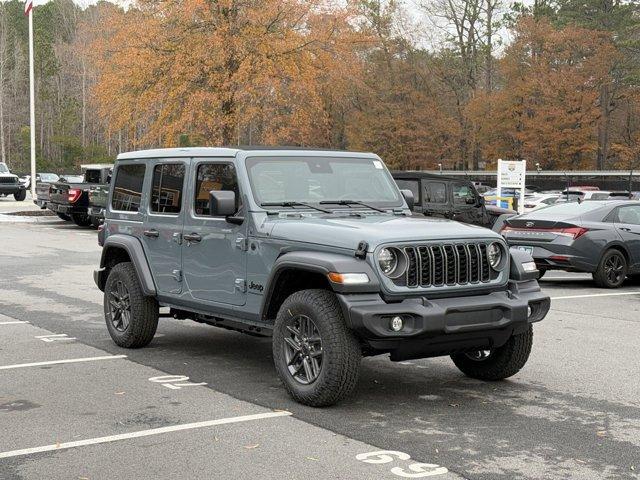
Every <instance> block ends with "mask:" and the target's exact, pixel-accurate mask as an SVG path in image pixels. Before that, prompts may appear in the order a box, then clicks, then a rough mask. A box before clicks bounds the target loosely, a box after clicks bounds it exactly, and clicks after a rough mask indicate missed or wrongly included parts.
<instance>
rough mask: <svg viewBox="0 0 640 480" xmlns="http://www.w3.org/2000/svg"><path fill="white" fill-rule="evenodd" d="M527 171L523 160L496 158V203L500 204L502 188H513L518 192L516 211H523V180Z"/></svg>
mask: <svg viewBox="0 0 640 480" xmlns="http://www.w3.org/2000/svg"><path fill="white" fill-rule="evenodd" d="M526 172H527V162H526V161H525V160H500V159H498V182H497V188H496V195H497V196H498V199H497V200H498V202H499V203H498V205H500V206H501V205H502V204H501V201H500V200H501V197H502V189H503V188H513V189H515V190H516V191H519V192H520V195H519V196H518V197H516V198H517V203H518V213H524V182H525V176H526Z"/></svg>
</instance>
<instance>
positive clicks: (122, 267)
mask: <svg viewBox="0 0 640 480" xmlns="http://www.w3.org/2000/svg"><path fill="white" fill-rule="evenodd" d="M117 281H122V282H123V284H124V285H125V287H126V288H127V290H128V292H129V298H130V305H131V321H130V323H129V326H128V327H127V329H126V330H125V331H124V332H121V331H118V330H117V329H116V328H115V327H114V325H113V323H112V321H111V311H110V309H109V295H110V292H111V291H112V289H113V286H114V284H115V283H116V282H117ZM103 306H104V317H105V321H106V323H107V330H109V335H111V338H112V339H113V341H114V342H115V343H116V345H118V346H120V347H124V348H140V347H144V346H146V345H148V344H149V342H151V340H153V336H154V335H155V333H156V329H157V328H158V302H157V301H156V300H155V299H154V298H152V297H147V296H145V295H144V294H143V293H142V288H141V287H140V281H139V280H138V274H137V273H136V270H135V268H134V266H133V264H132V263H131V262H122V263H118V264H117V265H116V266H115V267H113V268H112V269H111V271H110V272H109V276H108V277H107V281H106V283H105V287H104V301H103Z"/></svg>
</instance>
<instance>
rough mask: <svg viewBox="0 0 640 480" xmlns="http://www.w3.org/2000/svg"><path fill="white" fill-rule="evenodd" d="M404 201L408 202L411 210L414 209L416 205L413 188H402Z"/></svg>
mask: <svg viewBox="0 0 640 480" xmlns="http://www.w3.org/2000/svg"><path fill="white" fill-rule="evenodd" d="M400 193H401V194H402V197H403V198H404V201H405V202H407V206H408V207H409V210H413V206H414V205H415V199H414V198H413V192H412V191H411V190H400Z"/></svg>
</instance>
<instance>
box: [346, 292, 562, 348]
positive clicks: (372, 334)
mask: <svg viewBox="0 0 640 480" xmlns="http://www.w3.org/2000/svg"><path fill="white" fill-rule="evenodd" d="M338 299H339V301H340V304H341V306H342V309H343V312H344V315H345V318H346V319H347V322H349V325H350V327H351V328H352V329H353V330H354V331H355V332H356V334H357V335H358V336H359V337H360V338H361V339H362V340H363V341H364V342H365V344H366V345H367V346H368V347H369V348H370V349H371V350H372V351H373V352H372V353H382V352H390V353H391V359H392V360H403V359H410V358H423V357H429V356H439V355H449V354H451V353H455V352H457V351H464V350H469V349H474V348H475V349H478V348H492V347H498V346H500V345H503V344H504V343H505V342H506V341H507V340H508V339H509V337H510V336H511V335H513V334H516V333H521V332H523V331H525V330H526V329H527V328H528V326H529V324H531V323H533V322H538V321H540V320H542V319H543V318H544V317H545V316H546V315H547V312H548V311H549V308H550V303H551V302H550V300H549V297H548V296H547V295H546V294H544V293H542V292H541V291H540V287H539V286H538V282H537V281H536V280H529V281H522V282H514V281H512V282H510V283H509V288H508V290H504V291H499V292H493V293H489V294H487V295H478V296H466V297H454V298H440V299H427V298H424V297H417V298H410V299H406V300H403V301H401V302H397V303H386V302H385V301H384V300H383V299H382V298H381V297H380V296H379V295H377V294H360V295H338ZM529 312H531V313H529ZM395 316H400V317H401V318H402V319H403V324H404V328H403V329H402V330H401V331H399V332H394V331H393V330H391V328H390V322H391V319H392V318H393V317H395Z"/></svg>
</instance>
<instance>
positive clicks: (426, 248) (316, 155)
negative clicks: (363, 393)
mask: <svg viewBox="0 0 640 480" xmlns="http://www.w3.org/2000/svg"><path fill="white" fill-rule="evenodd" d="M412 201H413V200H412V197H411V193H410V192H409V191H402V192H401V191H400V190H398V187H397V186H396V184H395V182H394V181H393V178H392V177H391V175H390V174H389V172H388V171H387V169H386V167H385V166H384V164H383V163H382V161H381V160H380V158H379V157H378V156H376V155H374V154H370V153H353V152H338V151H310V150H297V149H284V148H283V149H246V150H243V149H228V148H181V149H161V150H147V151H139V152H131V153H124V154H121V155H119V156H118V159H117V161H116V165H115V169H114V173H113V181H112V182H111V186H110V191H109V199H108V202H107V208H106V215H105V222H104V226H103V227H102V228H101V230H100V234H99V241H100V243H101V245H102V246H103V250H102V258H101V261H100V268H99V269H98V270H96V272H95V281H96V283H97V285H98V287H99V288H100V289H101V290H102V291H104V313H105V318H106V324H107V328H108V330H109V333H110V334H111V337H112V338H113V340H114V341H115V343H116V344H118V345H120V346H122V347H128V348H135V347H142V346H145V345H147V344H148V343H149V342H150V341H151V340H152V338H153V336H154V334H155V331H156V327H157V324H158V317H159V316H160V314H159V312H160V307H165V308H163V314H162V315H163V316H171V317H174V318H189V319H193V320H195V321H198V322H203V323H207V324H211V325H215V326H218V327H223V328H227V329H232V330H237V331H241V332H245V333H249V334H253V335H265V336H272V337H273V341H272V343H273V358H274V362H275V366H276V370H277V372H278V375H279V376H280V378H281V380H282V382H283V383H284V385H285V387H286V389H287V390H288V391H289V393H290V394H291V395H292V396H293V398H294V399H295V400H297V401H299V402H301V403H304V404H307V405H312V406H323V405H330V404H332V403H335V402H337V401H339V400H340V399H342V398H343V397H345V396H346V395H347V394H349V393H350V392H351V391H352V390H353V389H354V387H355V385H356V382H357V379H358V370H359V366H360V359H361V357H362V356H363V355H364V356H368V355H378V354H382V353H388V354H390V357H391V360H395V361H397V360H406V359H412V358H424V357H435V356H443V355H450V356H451V358H452V359H453V361H454V363H455V364H456V365H457V366H458V368H459V369H460V370H461V371H462V372H464V373H465V374H466V375H468V376H471V377H474V378H479V379H483V380H499V379H503V378H506V377H509V376H511V375H514V374H515V373H516V372H518V371H519V370H520V369H521V368H522V367H523V366H524V364H525V363H526V361H527V359H528V357H529V353H530V351H531V344H532V335H533V333H532V327H531V324H532V323H534V322H537V321H539V320H542V319H543V318H544V317H545V315H546V314H547V312H548V310H549V305H550V302H549V298H548V297H547V296H546V295H544V294H543V293H542V292H541V291H540V288H539V286H538V282H537V275H538V272H537V270H536V269H535V263H533V260H532V258H531V257H530V256H529V255H528V254H527V253H525V252H520V251H511V252H510V251H509V249H508V247H507V245H506V243H505V242H504V240H503V239H502V237H500V236H499V235H498V234H496V233H494V232H492V231H490V230H487V229H484V228H481V227H476V226H472V225H464V224H461V223H457V222H453V221H449V220H443V219H429V218H425V217H422V216H420V217H413V216H411V212H410V210H409V205H408V204H411V203H412ZM167 308H168V309H169V310H168V312H167V310H166V309H167Z"/></svg>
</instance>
